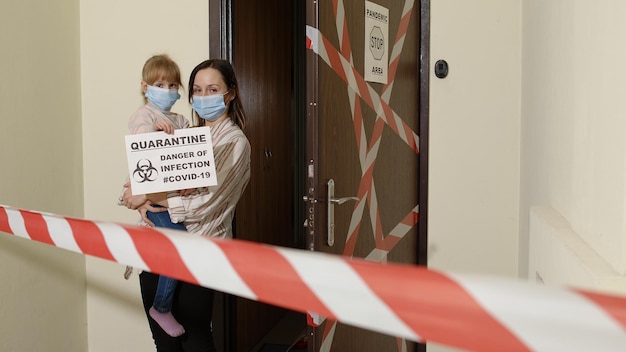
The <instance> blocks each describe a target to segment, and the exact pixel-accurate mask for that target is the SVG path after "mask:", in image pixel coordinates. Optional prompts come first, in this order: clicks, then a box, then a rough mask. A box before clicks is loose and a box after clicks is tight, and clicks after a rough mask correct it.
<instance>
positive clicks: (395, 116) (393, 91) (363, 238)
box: [306, 0, 423, 352]
mask: <svg viewBox="0 0 626 352" xmlns="http://www.w3.org/2000/svg"><path fill="white" fill-rule="evenodd" d="M373 2H375V3H376V4H377V5H380V6H382V7H383V8H384V9H386V10H387V11H388V13H387V15H386V16H385V15H384V14H385V12H384V11H383V12H380V13H376V14H374V16H375V17H377V18H378V19H385V20H386V21H387V22H386V26H387V27H385V25H384V24H383V25H381V27H379V28H377V29H376V33H374V27H372V26H371V23H370V24H368V23H366V21H367V20H366V6H368V8H369V9H371V8H372V5H371V4H368V5H366V1H364V0H307V8H306V22H307V23H306V27H307V47H308V49H309V50H307V54H306V55H307V56H306V70H307V88H306V89H307V152H306V153H307V163H308V175H307V177H308V178H307V186H308V187H307V192H308V194H307V195H306V197H307V198H306V201H307V207H308V212H307V213H308V214H310V215H308V222H307V225H308V227H307V241H308V248H309V249H312V250H315V251H320V252H327V253H334V254H339V255H344V256H349V257H359V258H366V259H368V260H372V261H376V262H401V263H418V262H419V260H418V252H419V251H420V250H422V251H423V249H420V248H419V243H420V241H418V202H419V180H420V174H419V173H420V168H419V162H420V160H419V157H420V153H419V146H420V140H419V137H418V131H419V122H420V121H419V115H420V104H419V102H420V90H419V88H420V74H419V70H420V60H419V55H420V3H419V1H417V2H415V1H413V0H373ZM368 14H369V15H372V12H371V11H370V12H369V13H368ZM368 26H369V27H368ZM377 26H378V25H377ZM372 44H373V45H374V46H372ZM379 44H384V45H383V46H384V51H383V52H384V54H383V55H388V56H387V58H388V60H387V66H385V67H384V69H383V71H385V70H386V76H387V79H386V82H387V83H377V82H373V81H371V78H370V81H366V79H365V77H366V72H364V71H367V70H368V69H372V68H373V67H375V65H374V66H371V67H370V66H368V67H370V68H368V69H366V68H365V67H366V66H367V65H370V64H371V63H372V61H371V59H370V61H367V60H366V59H365V58H366V56H367V55H369V54H371V53H373V52H372V50H378V51H377V52H376V54H378V56H377V58H376V60H380V62H382V63H383V64H384V61H385V60H384V56H381V55H380V54H381V52H380V49H381V46H380V45H379ZM368 51H370V52H369V53H368ZM381 58H383V59H382V60H381ZM375 64H379V63H376V62H375ZM375 73H379V72H375ZM375 79H376V80H384V77H383V78H380V77H378V78H375ZM330 188H334V198H335V199H337V201H336V203H333V202H330V203H329V189H330ZM353 197H354V198H353ZM342 198H345V199H342ZM344 201H345V202H344ZM330 208H333V209H334V225H333V226H332V227H329V221H330V220H332V219H331V218H332V217H331V214H330V213H329V209H330ZM333 230H334V241H331V240H330V237H329V236H330V235H331V233H332V232H333ZM311 333H312V334H313V336H314V338H313V341H310V342H311V343H310V344H309V351H337V352H339V351H360V352H361V351H364V352H366V351H373V352H374V351H375V352H379V351H414V350H416V349H417V346H416V345H415V344H414V343H410V342H406V341H403V340H402V339H398V338H396V337H393V336H386V335H383V334H379V333H376V332H372V331H366V330H363V329H359V328H355V327H352V326H347V325H345V324H341V323H338V322H335V321H331V320H324V321H323V322H322V323H321V324H320V325H319V326H318V327H316V328H311Z"/></svg>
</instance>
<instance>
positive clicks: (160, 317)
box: [149, 307, 185, 337]
mask: <svg viewBox="0 0 626 352" xmlns="http://www.w3.org/2000/svg"><path fill="white" fill-rule="evenodd" d="M149 313H150V316H151V317H152V319H154V321H156V322H157V324H159V326H160V327H161V329H163V331H165V332H166V333H167V334H168V335H170V336H171V337H178V336H180V335H182V334H184V333H185V328H183V326H182V325H180V324H179V323H178V321H176V318H174V316H173V315H172V312H167V313H159V312H158V311H157V310H156V309H154V307H150V311H149Z"/></svg>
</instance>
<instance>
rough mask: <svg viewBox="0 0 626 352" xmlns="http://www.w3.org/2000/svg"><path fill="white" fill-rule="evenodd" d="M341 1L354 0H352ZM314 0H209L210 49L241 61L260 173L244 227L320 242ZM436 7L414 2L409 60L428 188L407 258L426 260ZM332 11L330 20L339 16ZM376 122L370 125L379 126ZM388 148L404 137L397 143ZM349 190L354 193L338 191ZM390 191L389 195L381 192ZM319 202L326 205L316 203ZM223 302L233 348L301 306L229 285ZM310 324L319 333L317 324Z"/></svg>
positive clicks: (245, 349)
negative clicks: (313, 118)
mask: <svg viewBox="0 0 626 352" xmlns="http://www.w3.org/2000/svg"><path fill="white" fill-rule="evenodd" d="M331 2H332V3H333V4H336V3H337V2H338V1H337V0H335V1H332V0H328V1H327V2H325V3H324V6H330V3H331ZM339 2H342V3H343V2H346V3H350V1H347V0H345V1H339ZM361 2H364V1H361ZM384 2H385V3H388V1H384ZM316 3H321V2H319V1H318V2H316ZM307 6H311V2H309V1H291V0H265V1H256V0H238V1H233V0H209V16H210V19H209V21H210V55H211V57H221V58H224V59H228V60H230V61H231V62H232V63H233V66H234V68H235V72H236V73H237V76H238V80H239V83H240V90H241V95H242V100H243V104H244V107H245V109H246V114H247V117H248V124H247V128H246V131H245V132H246V134H247V136H248V138H249V140H250V144H251V147H252V156H251V168H252V174H251V179H250V184H249V185H248V188H247V190H246V192H245V193H244V195H243V198H242V200H241V201H240V205H239V206H238V208H237V214H236V224H235V236H236V237H237V238H239V239H244V240H248V241H254V242H263V243H268V244H272V245H277V246H282V247H293V248H300V249H315V250H319V249H320V248H322V247H323V246H324V244H323V243H321V241H319V239H318V242H320V243H311V242H312V241H310V238H308V237H311V236H310V233H309V231H310V230H311V227H307V228H306V229H305V227H304V225H305V219H307V217H308V216H307V215H308V212H309V211H310V208H309V204H307V203H305V202H303V197H304V196H308V195H309V194H308V192H307V191H308V190H310V187H309V185H308V180H307V172H306V171H307V170H308V169H309V167H310V165H309V164H308V163H307V159H309V154H308V153H309V152H307V142H306V141H307V139H308V140H309V146H308V147H309V148H310V141H311V139H312V138H311V137H310V136H308V135H307V129H309V130H310V129H311V128H310V119H309V120H307V118H308V116H309V115H310V111H309V110H307V105H308V103H309V100H310V97H307V87H306V84H305V83H306V82H307V80H308V81H309V82H310V80H311V79H310V73H309V72H307V70H308V68H307V55H309V56H310V55H311V53H310V50H309V51H308V52H307V48H306V46H305V45H304V43H306V41H307V38H306V26H307V24H308V23H307ZM349 6H351V5H350V4H348V5H347V6H346V7H349ZM361 6H362V5H361ZM352 7H354V6H352ZM429 8H430V6H429V1H428V0H421V1H419V2H418V4H417V5H415V6H414V10H413V16H414V19H413V20H414V21H418V22H417V24H414V25H417V26H418V27H419V28H420V29H419V33H418V37H419V40H418V42H419V43H415V45H416V46H417V48H415V51H416V52H419V56H420V57H421V58H422V59H421V60H419V63H416V64H415V66H416V67H413V69H412V70H409V71H413V72H416V75H419V82H418V86H417V87H414V88H415V90H416V91H419V97H417V96H416V97H415V100H416V101H418V102H417V103H415V105H416V107H417V110H419V111H418V112H415V114H416V115H419V119H418V120H416V121H410V126H411V127H410V129H412V130H414V131H415V133H418V134H419V137H420V138H419V151H420V153H419V158H418V159H419V160H418V161H417V163H418V164H419V165H418V166H417V167H416V169H417V170H419V171H417V173H419V176H415V180H414V182H415V183H416V184H415V185H414V186H412V188H411V189H412V190H419V191H418V194H416V195H415V196H416V197H418V198H419V204H420V207H419V209H418V210H415V211H414V213H415V218H417V213H419V219H420V220H419V222H417V224H416V225H415V226H414V228H413V230H412V231H413V232H414V233H413V235H412V236H413V238H411V239H410V240H407V242H408V243H410V246H411V248H412V252H413V255H411V256H410V259H408V260H409V261H410V262H414V263H416V264H420V265H426V245H427V237H426V230H427V223H426V214H427V209H426V204H427V192H426V190H427V187H428V182H427V181H428V180H427V174H428V161H427V155H428V153H427V145H428V140H427V136H428V133H427V131H428V118H427V116H428V105H427V104H428V65H429V63H428V25H429V23H428V16H429ZM324 20H325V21H326V22H331V21H329V20H330V18H326V19H324ZM412 39H413V40H415V37H412ZM417 66H419V67H417ZM417 72H419V73H417ZM338 91H339V92H340V90H338ZM414 110H415V109H414ZM416 119H417V116H416ZM307 122H309V126H307ZM344 127H345V126H344ZM367 128H370V129H371V126H367ZM350 129H351V127H350ZM384 133H389V131H385V132H384ZM394 143H395V142H394ZM385 147H387V146H383V148H385ZM388 148H396V147H395V145H390V146H388ZM397 148H400V149H401V148H403V147H402V146H399V147H397ZM401 150H402V149H401ZM409 154H410V153H409ZM390 166H392V165H390ZM318 181H319V182H318ZM326 182H327V180H326V179H324V180H316V185H315V188H317V189H320V191H321V188H322V187H321V185H323V183H326ZM408 182H412V181H408ZM345 184H346V183H344V182H343V181H341V182H340V183H339V184H338V186H337V190H338V191H342V190H343V189H342V188H341V187H344V185H345ZM412 192H413V191H412ZM344 195H352V194H338V196H344ZM384 196H385V194H382V195H381V199H380V200H381V201H384V199H383V198H384ZM316 197H318V195H316ZM413 205H414V204H413ZM346 209H347V208H346ZM314 211H316V212H323V211H325V210H324V209H321V208H320V209H318V208H316V209H314ZM342 211H344V212H345V210H342ZM402 211H405V209H402ZM409 212H410V211H409ZM344 222H345V221H344ZM318 226H319V225H318ZM316 231H317V230H316ZM407 238H409V236H407ZM309 247H311V248H309ZM313 247H317V248H313ZM392 255H393V253H392ZM391 260H393V258H392V259H390V261H391ZM286 289H288V288H286ZM217 303H218V304H219V305H222V307H221V308H219V309H216V312H217V313H218V314H220V315H221V316H220V317H218V318H216V322H218V321H221V323H219V322H218V323H217V324H216V333H215V335H216V339H217V340H220V338H223V341H222V344H223V346H224V349H223V350H225V351H241V352H249V351H251V350H252V348H253V347H254V346H255V345H257V343H258V341H259V340H260V339H262V338H263V336H265V334H267V333H268V332H269V331H270V329H271V328H272V327H274V326H275V325H276V324H277V323H278V322H279V320H280V319H281V318H282V317H283V316H285V315H286V314H287V313H290V314H291V313H292V312H287V311H286V310H284V309H282V308H279V307H274V306H270V305H266V304H263V303H259V302H253V301H249V300H246V299H242V298H238V297H232V296H228V295H222V296H221V297H220V298H218V302H217ZM300 318H301V320H300V321H301V324H302V326H303V327H304V328H306V317H305V316H304V315H302V316H301V317H300ZM222 329H223V331H222ZM311 332H312V333H313V334H317V333H318V332H317V331H315V330H314V329H313V330H312V331H311ZM311 342H312V343H311V344H310V345H311V346H313V345H315V347H314V348H315V349H312V348H311V347H310V349H309V351H313V350H317V348H318V347H319V346H318V344H320V343H321V342H320V341H317V340H316V341H315V342H313V341H311ZM218 343H219V341H218ZM419 347H420V348H418V350H423V349H424V346H419Z"/></svg>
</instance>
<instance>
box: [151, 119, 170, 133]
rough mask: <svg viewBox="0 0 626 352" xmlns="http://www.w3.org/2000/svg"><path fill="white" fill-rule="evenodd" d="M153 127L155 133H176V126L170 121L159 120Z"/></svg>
mask: <svg viewBox="0 0 626 352" xmlns="http://www.w3.org/2000/svg"><path fill="white" fill-rule="evenodd" d="M153 127H154V130H155V131H163V132H165V133H167V134H172V133H174V125H172V122H171V121H169V120H159V121H157V122H155V123H154V126H153Z"/></svg>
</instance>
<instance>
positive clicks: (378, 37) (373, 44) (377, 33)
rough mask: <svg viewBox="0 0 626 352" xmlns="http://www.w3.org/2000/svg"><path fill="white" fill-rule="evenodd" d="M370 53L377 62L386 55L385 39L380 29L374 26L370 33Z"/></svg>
mask: <svg viewBox="0 0 626 352" xmlns="http://www.w3.org/2000/svg"><path fill="white" fill-rule="evenodd" d="M370 51H371V52H372V55H373V56H374V58H375V59H376V60H380V59H382V58H383V54H384V53H385V38H384V37H383V31H382V30H381V29H380V27H377V26H374V27H373V28H372V31H371V32H370Z"/></svg>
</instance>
